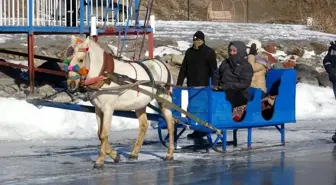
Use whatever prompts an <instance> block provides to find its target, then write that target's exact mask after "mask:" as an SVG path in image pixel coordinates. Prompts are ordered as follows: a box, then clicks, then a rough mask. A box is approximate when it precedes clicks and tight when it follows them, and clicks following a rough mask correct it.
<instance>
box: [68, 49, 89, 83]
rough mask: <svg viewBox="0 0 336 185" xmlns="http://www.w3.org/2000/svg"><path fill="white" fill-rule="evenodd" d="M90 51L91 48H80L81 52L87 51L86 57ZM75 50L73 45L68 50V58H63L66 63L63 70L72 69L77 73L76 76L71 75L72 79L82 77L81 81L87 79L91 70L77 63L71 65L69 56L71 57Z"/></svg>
mask: <svg viewBox="0 0 336 185" xmlns="http://www.w3.org/2000/svg"><path fill="white" fill-rule="evenodd" d="M88 51H89V48H79V52H85V53H86V55H85V57H87V56H88V55H89V52H88ZM73 52H74V49H73V46H71V47H69V48H68V51H67V58H66V59H64V60H63V64H64V66H63V70H64V71H65V72H70V71H72V72H75V73H76V75H75V76H71V77H70V79H72V80H78V79H80V80H81V81H82V80H85V78H86V76H87V74H88V73H89V70H88V69H87V68H86V67H80V66H79V65H77V64H76V65H70V60H69V58H71V57H72V56H73ZM85 57H84V58H85Z"/></svg>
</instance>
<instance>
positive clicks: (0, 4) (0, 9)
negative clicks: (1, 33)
mask: <svg viewBox="0 0 336 185" xmlns="http://www.w3.org/2000/svg"><path fill="white" fill-rule="evenodd" d="M2 11H3V8H2V1H1V3H0V26H2Z"/></svg>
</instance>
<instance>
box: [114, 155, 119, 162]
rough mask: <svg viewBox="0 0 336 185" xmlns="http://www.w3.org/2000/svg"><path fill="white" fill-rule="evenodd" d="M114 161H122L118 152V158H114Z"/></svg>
mask: <svg viewBox="0 0 336 185" xmlns="http://www.w3.org/2000/svg"><path fill="white" fill-rule="evenodd" d="M113 161H114V162H115V163H119V162H120V155H119V154H117V156H116V158H115V159H113Z"/></svg>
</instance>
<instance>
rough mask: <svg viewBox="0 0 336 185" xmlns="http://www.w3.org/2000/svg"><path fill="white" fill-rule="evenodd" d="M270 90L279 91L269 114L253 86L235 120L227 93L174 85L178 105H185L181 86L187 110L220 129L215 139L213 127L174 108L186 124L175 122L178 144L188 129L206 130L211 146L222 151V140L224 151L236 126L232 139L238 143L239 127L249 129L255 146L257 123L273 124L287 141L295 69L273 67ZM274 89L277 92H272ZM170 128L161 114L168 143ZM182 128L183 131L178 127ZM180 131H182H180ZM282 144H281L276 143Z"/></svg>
mask: <svg viewBox="0 0 336 185" xmlns="http://www.w3.org/2000/svg"><path fill="white" fill-rule="evenodd" d="M266 86H267V90H268V92H267V94H269V93H270V91H277V93H276V94H277V96H276V99H275V103H274V106H273V111H272V114H271V117H270V118H265V117H264V116H263V113H262V106H261V100H262V91H261V89H256V88H250V92H249V102H248V104H247V110H246V114H245V116H244V118H243V120H241V121H240V122H235V121H233V120H232V106H231V104H230V102H228V101H227V100H226V97H225V93H224V92H219V91H213V90H212V88H211V87H207V88H174V89H173V103H174V104H175V105H177V106H179V107H181V105H182V90H186V91H187V92H188V97H189V98H188V100H189V101H188V108H187V111H188V112H189V113H191V114H193V115H195V116H197V117H199V118H200V119H201V120H203V121H206V122H208V123H209V124H211V125H212V126H214V127H215V128H217V129H219V130H220V131H221V134H217V135H216V137H215V138H214V139H213V138H212V135H213V134H214V131H213V130H211V129H209V128H207V127H205V126H203V125H202V124H199V123H197V122H196V121H194V120H193V119H190V118H188V117H183V116H182V114H181V113H180V112H178V111H175V110H172V111H173V115H174V117H175V119H178V120H179V121H180V122H183V124H175V145H176V144H177V141H178V139H179V138H180V137H181V135H182V134H183V133H184V131H185V130H186V129H187V126H188V127H189V128H190V129H192V130H197V131H201V132H205V133H206V134H207V139H208V142H209V144H210V146H211V147H212V148H213V149H215V150H216V151H219V150H218V148H217V147H216V146H217V144H219V142H220V141H221V142H222V144H221V148H222V151H219V152H225V151H226V149H227V143H228V141H227V132H228V131H229V130H233V131H234V134H233V143H234V145H236V144H237V137H236V131H237V130H239V129H247V147H248V149H251V148H252V129H253V128H258V127H269V126H274V127H276V129H277V130H278V131H279V132H280V136H281V144H280V145H285V124H286V123H295V122H296V119H295V94H296V71H295V70H294V69H272V70H271V71H269V72H268V73H267V76H266ZM273 93H274V92H273ZM165 129H167V125H166V122H165V120H164V119H163V118H159V123H158V134H159V139H160V141H161V143H162V144H163V145H164V146H166V147H167V142H168V136H166V137H165V138H164V137H163V130H165ZM179 130H180V131H179ZM178 131H179V132H178ZM277 146H279V145H277Z"/></svg>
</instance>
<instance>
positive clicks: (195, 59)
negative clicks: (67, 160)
mask: <svg viewBox="0 0 336 185" xmlns="http://www.w3.org/2000/svg"><path fill="white" fill-rule="evenodd" d="M193 42H194V44H193V46H192V47H191V48H189V49H188V50H187V51H186V53H185V57H184V59H183V62H182V66H181V69H180V72H179V75H178V78H177V84H176V85H178V86H182V85H183V81H184V79H185V78H186V79H187V86H188V87H199V86H208V85H209V78H212V80H214V79H213V77H214V72H215V71H216V70H217V61H216V54H215V51H214V50H213V49H211V48H210V47H208V46H207V45H205V39H204V33H203V32H201V31H197V32H196V33H195V34H194V36H193ZM203 136H205V134H204V133H202V132H197V131H195V132H193V133H192V134H189V135H188V138H198V137H203Z"/></svg>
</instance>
